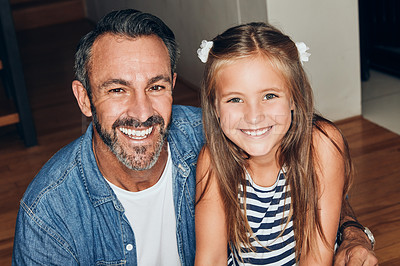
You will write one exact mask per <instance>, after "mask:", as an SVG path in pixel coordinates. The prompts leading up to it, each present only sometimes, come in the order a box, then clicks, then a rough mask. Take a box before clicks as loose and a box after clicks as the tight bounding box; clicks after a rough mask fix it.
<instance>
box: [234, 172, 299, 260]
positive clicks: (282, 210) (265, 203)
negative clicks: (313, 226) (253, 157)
mask: <svg viewBox="0 0 400 266" xmlns="http://www.w3.org/2000/svg"><path fill="white" fill-rule="evenodd" d="M242 189H243V188H242V186H241V190H242ZM246 191H247V198H246V201H247V205H246V206H247V219H248V221H249V225H250V227H251V229H252V230H253V232H254V234H255V235H256V236H257V239H258V241H257V240H253V241H252V245H253V247H255V248H256V251H255V252H253V251H251V250H248V249H247V250H244V251H242V254H241V259H240V258H239V259H238V252H237V251H235V250H234V251H233V252H231V251H229V254H228V265H229V266H230V265H279V266H281V265H295V264H296V257H295V244H296V243H295V239H294V231H293V221H290V222H289V223H288V225H287V226H286V221H287V217H288V215H289V208H290V202H291V199H290V193H289V187H288V186H287V185H286V179H285V176H284V174H283V172H282V170H281V171H280V172H279V175H278V178H277V181H276V182H275V184H274V185H273V186H271V187H261V186H258V185H257V184H255V183H254V181H253V180H252V178H251V176H250V175H249V174H248V173H246ZM286 193H289V195H288V197H287V198H285V194H286ZM239 199H240V202H241V204H242V206H243V197H241V196H239ZM285 226H286V227H285ZM282 231H283V233H282ZM265 247H267V248H265ZM241 260H242V261H241Z"/></svg>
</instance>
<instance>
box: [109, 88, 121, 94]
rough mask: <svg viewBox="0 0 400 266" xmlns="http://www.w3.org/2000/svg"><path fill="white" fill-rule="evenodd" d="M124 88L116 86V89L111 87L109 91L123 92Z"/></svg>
mask: <svg viewBox="0 0 400 266" xmlns="http://www.w3.org/2000/svg"><path fill="white" fill-rule="evenodd" d="M123 91H124V90H123V89H122V88H115V89H111V90H109V92H111V93H120V92H123Z"/></svg>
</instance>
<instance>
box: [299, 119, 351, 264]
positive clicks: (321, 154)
mask: <svg viewBox="0 0 400 266" xmlns="http://www.w3.org/2000/svg"><path fill="white" fill-rule="evenodd" d="M321 127H322V129H323V130H324V131H325V132H326V133H327V135H328V136H329V138H331V139H332V140H333V141H334V142H335V143H336V144H337V145H338V147H339V148H340V149H341V150H342V151H343V150H344V143H343V138H342V135H341V134H340V132H339V131H338V130H337V129H336V128H335V127H334V126H332V125H329V124H325V123H324V124H322V125H321ZM329 138H328V137H327V136H325V135H324V134H323V133H322V132H320V131H319V130H316V129H314V132H313V145H314V152H315V162H314V165H315V169H316V174H317V175H318V177H319V195H318V196H319V200H318V208H319V215H320V219H321V225H322V230H323V233H324V235H325V238H326V240H327V242H328V245H327V244H326V243H325V242H324V241H323V239H322V238H321V236H320V235H319V233H317V234H316V235H317V237H318V239H317V244H318V247H319V250H316V251H313V250H311V252H309V253H308V254H304V253H305V252H303V251H302V255H301V257H300V264H301V265H332V262H333V255H334V250H333V249H334V245H335V240H336V234H337V229H338V225H339V219H340V210H341V206H342V199H343V186H344V182H345V173H344V161H343V156H342V155H341V153H340V151H338V149H337V148H336V147H335V145H334V144H333V143H332V141H331V139H329ZM316 230H317V229H316ZM318 251H319V254H318Z"/></svg>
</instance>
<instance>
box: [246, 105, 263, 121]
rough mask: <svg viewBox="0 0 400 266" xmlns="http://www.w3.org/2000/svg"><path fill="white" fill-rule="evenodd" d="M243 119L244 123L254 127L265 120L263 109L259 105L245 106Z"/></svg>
mask: <svg viewBox="0 0 400 266" xmlns="http://www.w3.org/2000/svg"><path fill="white" fill-rule="evenodd" d="M244 119H245V121H246V123H249V124H252V125H256V124H258V123H260V122H262V121H264V119H265V113H264V109H263V108H262V106H261V104H251V103H249V104H247V105H246V108H245V110H244Z"/></svg>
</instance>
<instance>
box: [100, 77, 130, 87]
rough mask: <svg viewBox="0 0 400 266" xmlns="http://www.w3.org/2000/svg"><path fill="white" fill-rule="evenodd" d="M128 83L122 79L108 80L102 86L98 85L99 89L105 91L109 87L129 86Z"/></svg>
mask: <svg viewBox="0 0 400 266" xmlns="http://www.w3.org/2000/svg"><path fill="white" fill-rule="evenodd" d="M129 84H130V83H129V82H128V81H126V80H124V79H109V80H107V81H105V82H104V83H103V84H101V85H100V88H101V89H105V88H107V87H108V86H110V85H123V86H129Z"/></svg>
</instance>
